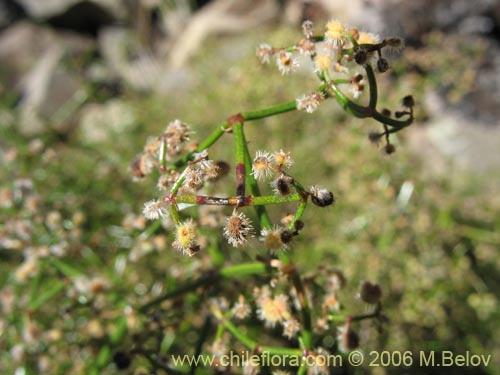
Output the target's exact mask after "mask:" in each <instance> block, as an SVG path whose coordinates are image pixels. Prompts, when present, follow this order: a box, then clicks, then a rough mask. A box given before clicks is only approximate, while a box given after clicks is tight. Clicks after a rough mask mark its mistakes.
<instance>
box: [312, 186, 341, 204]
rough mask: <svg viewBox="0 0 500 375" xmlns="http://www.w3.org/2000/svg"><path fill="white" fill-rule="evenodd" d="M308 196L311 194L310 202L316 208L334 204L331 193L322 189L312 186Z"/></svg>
mask: <svg viewBox="0 0 500 375" xmlns="http://www.w3.org/2000/svg"><path fill="white" fill-rule="evenodd" d="M309 194H311V200H312V202H313V203H314V204H315V205H316V206H319V207H326V206H330V205H331V204H333V203H335V198H334V196H333V193H332V192H331V191H328V190H326V189H324V188H322V187H319V186H312V187H311V188H310V189H309Z"/></svg>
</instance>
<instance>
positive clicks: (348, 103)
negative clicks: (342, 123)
mask: <svg viewBox="0 0 500 375" xmlns="http://www.w3.org/2000/svg"><path fill="white" fill-rule="evenodd" d="M330 88H331V89H332V91H333V93H334V94H335V99H336V100H337V103H339V105H340V106H341V107H342V108H343V109H344V111H346V112H347V113H349V114H351V115H353V116H356V117H359V118H366V117H371V113H370V112H371V111H370V110H369V108H368V109H367V107H363V106H361V105H359V104H356V103H354V102H353V101H352V100H350V99H349V98H348V97H347V96H346V95H345V94H344V93H343V92H342V91H341V90H340V89H339V88H338V87H337V85H336V83H335V81H331V85H330Z"/></svg>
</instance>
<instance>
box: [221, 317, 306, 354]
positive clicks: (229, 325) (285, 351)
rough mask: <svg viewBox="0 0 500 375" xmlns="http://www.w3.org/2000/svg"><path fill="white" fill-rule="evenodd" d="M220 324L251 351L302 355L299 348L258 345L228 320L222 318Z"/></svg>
mask: <svg viewBox="0 0 500 375" xmlns="http://www.w3.org/2000/svg"><path fill="white" fill-rule="evenodd" d="M222 324H223V325H224V327H225V328H226V329H227V330H228V331H229V332H230V333H231V334H232V335H233V336H234V337H235V338H236V339H237V340H238V341H240V342H241V343H242V344H243V345H245V346H246V347H247V348H248V349H249V350H251V351H254V350H257V351H258V352H259V353H268V354H269V355H282V356H285V355H286V356H298V357H301V356H302V350H300V349H295V348H285V347H280V346H260V345H258V343H257V341H255V340H253V339H251V338H250V337H249V336H248V335H246V334H244V333H243V332H241V331H240V330H239V329H238V327H236V326H235V325H234V324H233V323H232V322H231V321H230V320H227V319H224V320H223V321H222Z"/></svg>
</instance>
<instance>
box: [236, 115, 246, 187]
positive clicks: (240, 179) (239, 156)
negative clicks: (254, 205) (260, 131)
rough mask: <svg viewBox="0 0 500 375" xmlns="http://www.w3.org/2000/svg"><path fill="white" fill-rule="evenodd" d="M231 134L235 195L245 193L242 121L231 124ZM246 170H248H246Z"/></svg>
mask: <svg viewBox="0 0 500 375" xmlns="http://www.w3.org/2000/svg"><path fill="white" fill-rule="evenodd" d="M233 135H234V143H235V151H236V195H237V196H243V195H245V175H246V173H245V172H246V168H245V147H246V143H245V133H243V123H242V122H235V123H234V124H233ZM247 172H248V171H247Z"/></svg>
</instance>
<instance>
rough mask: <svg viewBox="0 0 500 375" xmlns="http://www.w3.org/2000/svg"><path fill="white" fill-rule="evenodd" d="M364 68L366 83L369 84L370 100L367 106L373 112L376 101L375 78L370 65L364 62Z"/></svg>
mask: <svg viewBox="0 0 500 375" xmlns="http://www.w3.org/2000/svg"><path fill="white" fill-rule="evenodd" d="M364 68H365V71H366V77H367V78H368V85H369V86H370V102H369V103H368V106H369V107H370V108H371V109H372V110H373V111H374V112H375V109H376V108H377V101H378V90H377V80H376V79H375V73H373V69H372V67H371V65H369V64H366V65H365V66H364Z"/></svg>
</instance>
